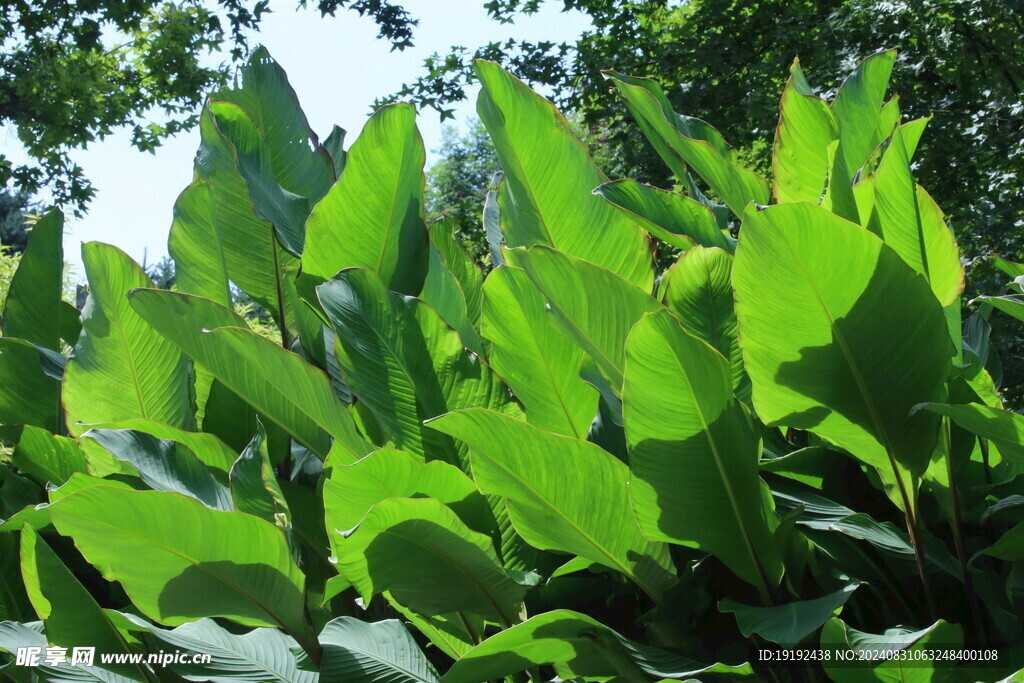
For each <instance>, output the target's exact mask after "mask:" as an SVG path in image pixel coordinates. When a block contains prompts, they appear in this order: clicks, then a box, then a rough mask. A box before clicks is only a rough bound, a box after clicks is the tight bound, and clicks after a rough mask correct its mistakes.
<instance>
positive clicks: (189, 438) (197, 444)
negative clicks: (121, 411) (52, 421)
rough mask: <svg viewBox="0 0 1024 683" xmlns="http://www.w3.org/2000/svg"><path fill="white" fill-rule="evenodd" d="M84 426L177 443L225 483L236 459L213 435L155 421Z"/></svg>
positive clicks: (226, 446) (124, 421) (123, 421)
mask: <svg viewBox="0 0 1024 683" xmlns="http://www.w3.org/2000/svg"><path fill="white" fill-rule="evenodd" d="M85 426H87V427H90V428H92V429H131V430H134V431H136V432H145V433H146V434H150V435H152V436H155V437H156V438H157V439H165V440H169V441H177V442H178V443H180V444H183V445H184V446H186V447H187V448H188V449H189V450H190V451H192V452H193V453H194V454H195V455H196V457H197V458H199V459H200V460H202V461H203V463H204V464H205V465H206V466H207V467H211V468H213V469H214V470H215V471H216V472H217V473H218V474H217V476H218V477H219V478H221V479H223V480H224V481H227V474H228V470H230V469H231V465H232V464H234V462H235V459H236V458H237V457H238V454H237V453H235V452H234V451H233V450H231V448H230V447H228V445H227V444H225V443H224V442H223V441H221V440H220V439H218V438H217V437H216V436H214V435H213V434H207V433H206V432H187V431H185V430H183V429H178V428H176V427H171V426H169V425H165V424H164V423H162V422H157V421H156V420H139V419H136V420H122V421H120V422H99V423H96V424H90V425H85Z"/></svg>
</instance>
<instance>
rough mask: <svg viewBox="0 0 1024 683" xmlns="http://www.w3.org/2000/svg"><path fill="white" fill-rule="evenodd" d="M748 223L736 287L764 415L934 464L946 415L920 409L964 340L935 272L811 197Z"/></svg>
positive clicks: (877, 454)
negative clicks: (939, 294)
mask: <svg viewBox="0 0 1024 683" xmlns="http://www.w3.org/2000/svg"><path fill="white" fill-rule="evenodd" d="M741 230H742V234H743V237H741V238H740V245H739V247H738V249H737V250H736V259H735V263H734V264H733V287H734V288H735V290H736V317H737V320H738V323H739V338H740V347H741V348H742V350H743V359H744V362H745V365H746V370H747V373H748V374H749V376H750V379H751V382H752V383H753V403H754V407H755V408H756V410H757V414H758V416H759V417H760V418H761V419H762V420H763V421H764V422H765V423H766V424H769V425H787V426H790V427H795V428H797V429H807V430H810V431H813V432H816V433H817V434H820V435H821V436H823V437H824V438H826V439H828V440H830V441H832V442H834V443H836V444H838V445H839V446H841V447H842V448H845V449H846V450H848V451H849V452H850V453H852V454H853V455H854V456H856V457H857V458H859V459H861V460H862V461H864V462H866V463H868V464H869V465H873V466H876V467H882V468H885V469H890V468H891V467H893V466H894V464H895V463H898V464H900V465H901V466H903V467H905V468H907V469H908V470H909V471H910V472H912V473H915V474H920V473H922V472H923V471H924V469H925V468H926V467H927V465H928V460H929V458H930V457H931V452H932V449H933V447H934V444H935V440H936V438H937V435H938V418H934V417H933V418H929V417H927V416H925V415H923V414H918V415H915V416H913V417H911V416H910V410H911V408H913V407H914V406H915V405H917V404H918V403H923V402H926V401H934V400H937V399H938V400H941V397H942V396H943V395H944V388H943V383H944V382H945V380H946V377H947V375H948V373H949V367H950V359H951V358H952V356H953V351H954V349H953V345H952V344H951V343H950V340H949V335H948V333H947V331H946V321H945V317H944V315H943V311H942V308H941V307H940V305H939V302H938V301H937V300H936V299H935V296H934V295H933V294H932V291H931V288H930V287H929V286H928V283H927V282H926V281H925V280H924V278H921V277H920V276H919V275H917V274H916V273H915V272H914V271H913V270H912V269H911V268H910V267H909V266H907V265H906V263H904V262H903V260H902V259H900V257H899V255H898V254H896V252H895V251H893V250H892V249H891V248H889V247H888V246H886V245H885V244H884V243H883V242H882V241H881V240H880V239H878V238H877V237H876V236H875V235H873V234H871V233H870V232H868V231H866V230H864V229H863V228H861V227H860V226H858V225H854V224H852V223H849V222H847V221H845V220H843V219H841V218H839V217H838V216H835V215H834V214H832V213H830V212H829V211H827V210H826V209H823V208H820V207H816V206H813V205H810V204H788V205H780V206H775V207H769V208H767V209H765V210H763V211H757V210H751V211H749V212H748V213H747V215H746V216H745V217H744V221H743V227H742V229H741ZM894 292H899V296H894ZM780 321H785V334H779V325H780Z"/></svg>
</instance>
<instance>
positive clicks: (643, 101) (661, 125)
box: [603, 71, 769, 216]
mask: <svg viewBox="0 0 1024 683" xmlns="http://www.w3.org/2000/svg"><path fill="white" fill-rule="evenodd" d="M603 73H604V75H605V78H608V79H609V80H611V81H612V83H613V84H614V85H615V87H616V88H618V90H619V94H620V95H622V98H623V99H624V100H625V101H626V106H627V107H628V108H629V111H630V113H631V114H633V118H634V119H636V121H637V123H638V124H639V125H640V130H641V131H642V132H643V134H644V137H646V138H647V139H648V140H649V141H650V143H651V144H652V145H653V146H654V149H655V150H657V152H658V154H659V155H660V156H661V158H662V159H664V161H665V163H666V164H668V167H669V168H671V169H672V172H673V173H675V175H676V177H677V178H678V179H679V181H680V182H681V183H686V182H687V178H688V174H687V172H686V167H687V165H689V166H690V167H691V168H693V170H694V171H696V172H697V175H699V176H700V177H701V178H703V180H704V182H706V183H707V184H708V187H710V188H711V190H712V191H713V192H714V193H715V194H717V195H718V196H719V197H721V198H722V200H723V201H724V202H725V203H726V204H727V205H728V206H729V209H731V210H732V212H733V213H734V214H736V215H737V216H742V215H743V210H744V208H745V207H746V206H747V204H749V203H750V202H755V203H756V204H767V203H768V199H769V188H768V183H767V182H766V181H765V180H764V178H762V177H761V176H759V175H757V174H756V173H754V172H753V171H751V170H749V169H746V168H743V167H742V166H741V165H740V164H739V161H738V159H737V155H736V150H734V149H733V148H732V147H730V146H729V143H727V142H726V141H725V138H723V137H722V134H721V133H719V132H718V131H717V130H715V129H714V128H712V127H711V126H710V125H708V124H707V123H705V122H704V121H701V120H700V119H695V118H692V117H689V116H680V115H679V114H676V113H675V112H674V111H672V105H670V104H669V101H668V98H666V97H665V93H663V92H662V90H661V86H659V85H658V84H657V83H656V82H654V81H652V80H650V79H648V78H636V77H634V76H626V75H625V74H620V73H616V72H614V71H605V72H603Z"/></svg>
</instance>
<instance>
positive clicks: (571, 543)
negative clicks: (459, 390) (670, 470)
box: [428, 408, 675, 600]
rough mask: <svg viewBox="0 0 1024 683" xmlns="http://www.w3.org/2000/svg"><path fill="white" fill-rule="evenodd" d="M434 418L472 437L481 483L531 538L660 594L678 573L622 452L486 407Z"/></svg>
mask: <svg viewBox="0 0 1024 683" xmlns="http://www.w3.org/2000/svg"><path fill="white" fill-rule="evenodd" d="M428 424H429V426H430V427H431V428H433V429H437V430H440V431H442V432H444V433H446V434H449V435H451V436H453V437H455V438H456V439H460V440H462V441H465V442H466V443H468V444H469V446H470V453H471V460H472V469H473V477H474V479H476V483H477V486H478V487H479V488H480V490H481V491H483V492H484V493H486V494H489V495H493V496H501V497H503V498H505V499H506V500H507V501H508V513H509V517H510V518H511V520H512V524H513V526H514V527H515V529H516V531H517V532H518V533H519V535H520V536H522V537H523V539H524V540H525V541H526V542H527V543H529V544H530V545H532V546H534V547H536V548H540V549H542V550H555V551H559V552H563V553H571V554H573V555H579V556H581V557H585V558H587V559H588V560H591V561H593V562H598V563H600V564H602V565H604V566H606V567H611V568H613V569H615V570H616V571H619V572H622V573H623V574H625V575H626V576H627V577H629V578H630V579H632V580H633V581H634V582H635V583H636V584H637V585H639V586H640V587H641V588H642V589H643V590H644V591H646V592H647V593H648V594H649V595H650V596H651V597H652V598H654V599H655V600H657V599H658V598H660V596H661V594H662V592H663V591H664V590H665V589H666V588H667V587H668V586H670V585H671V584H672V583H673V581H674V580H675V576H674V570H673V568H672V563H671V561H670V559H669V555H668V547H667V546H665V545H664V544H661V543H651V542H650V541H648V540H647V539H646V538H644V536H643V534H642V533H641V532H640V527H639V526H637V523H636V519H635V518H634V517H633V512H632V509H631V507H630V501H629V495H628V493H627V489H626V484H627V482H628V481H629V470H628V468H627V467H626V466H625V465H624V464H623V463H622V462H621V461H620V460H618V459H617V458H616V457H615V456H613V455H611V454H610V453H608V452H606V451H604V450H603V449H601V448H600V447H598V446H595V445H594V444H592V443H590V442H588V441H582V440H580V439H574V438H571V437H567V436H561V435H558V434H553V433H551V432H547V431H544V430H542V429H539V428H537V427H534V426H532V425H530V424H528V423H526V422H524V421H522V420H517V419H515V418H512V417H509V416H507V415H502V414H500V413H496V412H494V411H491V410H485V409H482V408H474V409H470V410H459V411H455V412H453V413H449V414H448V415H445V416H443V417H441V418H438V419H436V420H431V421H430V422H429V423H428Z"/></svg>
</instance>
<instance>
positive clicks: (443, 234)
mask: <svg viewBox="0 0 1024 683" xmlns="http://www.w3.org/2000/svg"><path fill="white" fill-rule="evenodd" d="M456 227H457V226H456V225H455V221H454V220H452V219H451V218H448V217H443V218H440V219H438V220H437V221H435V222H434V223H433V224H431V226H430V229H429V230H428V234H429V236H430V243H431V244H432V245H433V247H434V248H435V249H437V251H438V253H439V254H440V255H441V259H442V260H443V261H444V265H445V266H446V267H447V268H448V270H449V271H451V273H452V275H454V276H455V279H456V281H458V283H459V288H460V289H461V290H462V293H463V295H464V296H465V298H466V315H467V316H468V317H469V322H470V323H471V324H472V325H473V327H474V328H477V329H478V328H479V327H480V316H481V313H482V310H481V309H482V306H483V298H484V294H483V284H484V275H483V273H482V272H481V271H480V266H478V265H477V263H476V262H475V261H474V260H473V259H472V257H470V255H469V254H468V253H466V250H465V248H464V247H463V246H462V244H460V243H459V241H458V240H457V239H456V237H455V230H456ZM495 265H498V264H495Z"/></svg>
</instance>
